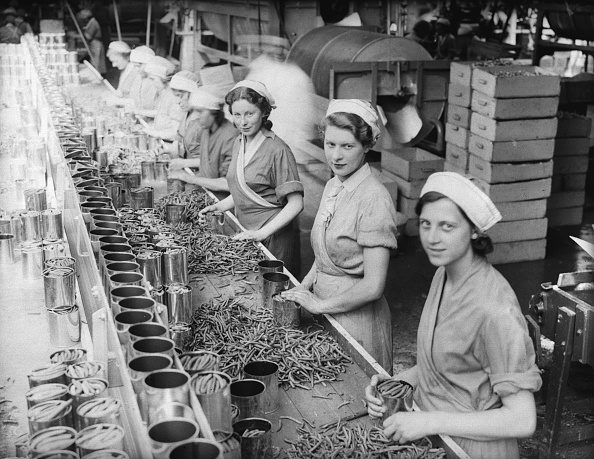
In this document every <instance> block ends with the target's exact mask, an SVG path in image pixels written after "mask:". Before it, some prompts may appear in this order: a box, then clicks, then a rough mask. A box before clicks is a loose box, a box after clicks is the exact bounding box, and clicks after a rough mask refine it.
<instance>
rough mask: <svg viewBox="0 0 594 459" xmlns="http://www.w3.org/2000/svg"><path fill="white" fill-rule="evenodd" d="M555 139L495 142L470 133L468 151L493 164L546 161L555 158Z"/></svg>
mask: <svg viewBox="0 0 594 459" xmlns="http://www.w3.org/2000/svg"><path fill="white" fill-rule="evenodd" d="M554 149H555V139H553V138H551V139H542V140H519V141H516V140H513V141H508V142H493V141H492V140H488V139H485V138H484V137H481V136H480V135H478V134H474V133H472V132H471V133H470V137H469V139H468V151H469V152H470V153H472V154H473V155H475V156H478V157H479V158H482V159H484V160H485V161H490V162H492V163H514V162H520V163H523V162H527V161H546V160H549V159H551V158H552V157H553V151H554Z"/></svg>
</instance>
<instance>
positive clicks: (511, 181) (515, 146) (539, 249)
mask: <svg viewBox="0 0 594 459" xmlns="http://www.w3.org/2000/svg"><path fill="white" fill-rule="evenodd" d="M453 65H454V64H453ZM457 67H463V66H462V65H460V64H458V65H457ZM466 69H467V71H468V72H467V73H470V87H471V89H472V92H471V95H470V129H469V130H467V129H465V128H462V127H460V126H457V125H455V124H452V123H450V122H449V121H454V122H455V121H456V119H455V117H453V115H452V118H449V117H448V124H449V126H450V134H449V136H448V127H446V140H447V141H448V149H449V150H446V159H447V162H446V165H445V170H450V171H455V172H466V173H467V174H468V175H471V176H473V177H475V179H476V183H477V185H479V186H480V187H481V188H482V189H483V190H484V191H485V192H486V193H487V194H488V195H489V196H490V197H491V199H492V200H493V201H494V202H495V204H496V205H497V207H498V208H499V210H500V211H501V214H502V216H503V220H502V221H501V222H500V223H498V224H497V225H496V226H495V227H494V228H492V229H491V230H490V231H489V235H490V236H491V239H492V240H493V243H494V252H493V253H492V254H490V255H489V259H490V261H491V262H492V263H511V262H518V261H527V260H537V259H542V258H544V257H545V253H546V234H547V219H546V217H545V215H546V198H547V197H548V196H549V194H550V192H551V181H552V179H551V177H552V175H553V161H552V158H553V150H554V142H555V140H554V138H555V134H556V131H557V118H556V117H555V115H556V112H557V107H558V102H559V90H560V78H559V77H558V76H555V75H545V74H543V72H542V71H541V69H539V68H536V67H528V66H504V67H501V66H496V67H478V66H472V65H468V66H466ZM455 70H457V69H455ZM458 73H459V72H458ZM466 77H467V76H466ZM454 113H459V112H454ZM452 126H453V127H452ZM454 127H455V128H459V129H457V130H456V129H454ZM464 131H467V132H466V135H467V140H466V145H467V147H466V149H467V159H466V157H464V156H463V148H464V147H463V145H464V143H463V142H462V134H464V133H465V132H464ZM455 134H458V135H455ZM449 144H453V145H451V146H450V145H449ZM448 151H449V155H448ZM456 155H457V156H456ZM452 158H454V160H457V161H458V163H456V162H455V161H454V160H453V159H452ZM464 161H466V168H465V170H463V169H462V164H463V162H464Z"/></svg>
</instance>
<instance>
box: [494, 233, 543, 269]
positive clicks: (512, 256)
mask: <svg viewBox="0 0 594 459" xmlns="http://www.w3.org/2000/svg"><path fill="white" fill-rule="evenodd" d="M546 252H547V240H546V238H543V239H537V240H533V241H518V242H502V243H500V244H493V252H492V253H490V254H488V255H487V260H489V261H490V262H491V263H492V264H494V265H498V264H502V263H518V262H520V261H532V260H543V259H544V258H545V256H546Z"/></svg>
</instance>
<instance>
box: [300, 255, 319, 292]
mask: <svg viewBox="0 0 594 459" xmlns="http://www.w3.org/2000/svg"><path fill="white" fill-rule="evenodd" d="M316 270H317V268H316V262H315V261H314V262H313V264H312V265H311V268H310V270H309V272H308V273H307V274H306V275H305V277H304V278H303V280H302V281H301V286H302V287H304V288H305V290H310V289H311V287H312V286H313V283H314V281H315V280H316Z"/></svg>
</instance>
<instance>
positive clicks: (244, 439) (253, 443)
mask: <svg viewBox="0 0 594 459" xmlns="http://www.w3.org/2000/svg"><path fill="white" fill-rule="evenodd" d="M233 431H234V432H235V433H237V434H238V435H239V436H240V437H241V457H242V459H272V457H273V451H272V424H271V423H270V421H268V420H267V419H263V418H248V419H242V420H240V421H237V422H236V423H235V424H233ZM250 431H251V432H257V433H258V434H257V435H255V436H248V432H250Z"/></svg>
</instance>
